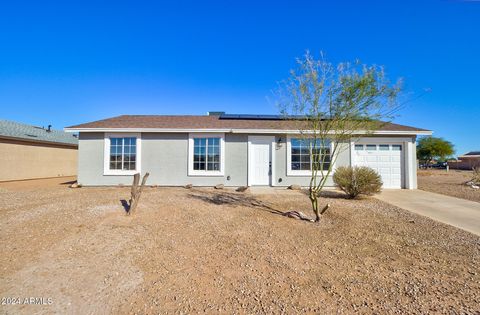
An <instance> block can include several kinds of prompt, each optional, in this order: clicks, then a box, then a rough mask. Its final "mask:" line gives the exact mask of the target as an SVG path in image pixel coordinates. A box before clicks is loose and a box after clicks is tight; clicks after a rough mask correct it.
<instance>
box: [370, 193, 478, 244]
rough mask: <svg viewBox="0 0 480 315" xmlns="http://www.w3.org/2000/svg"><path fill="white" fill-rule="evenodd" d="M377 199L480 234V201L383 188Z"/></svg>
mask: <svg viewBox="0 0 480 315" xmlns="http://www.w3.org/2000/svg"><path fill="white" fill-rule="evenodd" d="M377 198H378V199H380V200H382V201H385V202H388V203H389V204H392V205H394V206H397V207H400V208H403V209H405V210H409V211H412V212H415V213H418V214H420V215H424V216H427V217H429V218H432V219H434V220H437V221H440V222H443V223H447V224H450V225H453V226H456V227H458V228H460V229H463V230H465V231H469V232H471V233H474V234H477V235H480V203H479V202H475V201H469V200H465V199H459V198H455V197H450V196H445V195H440V194H436V193H432V192H428V191H423V190H419V189H417V190H407V189H391V190H384V191H383V192H382V193H381V194H379V195H378V196H377Z"/></svg>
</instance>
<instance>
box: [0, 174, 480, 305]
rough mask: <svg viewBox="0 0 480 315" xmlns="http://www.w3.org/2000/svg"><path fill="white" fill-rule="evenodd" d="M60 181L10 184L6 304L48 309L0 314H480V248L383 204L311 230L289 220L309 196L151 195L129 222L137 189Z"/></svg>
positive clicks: (3, 230) (4, 232)
mask: <svg viewBox="0 0 480 315" xmlns="http://www.w3.org/2000/svg"><path fill="white" fill-rule="evenodd" d="M61 182H65V181H64V180H58V182H57V184H52V183H50V184H48V185H45V186H44V187H42V188H38V187H37V188H35V187H32V185H29V187H27V188H25V189H21V187H19V186H16V187H13V188H12V186H11V185H7V184H0V245H1V246H2V249H3V250H2V255H1V257H0V267H1V268H0V296H1V297H3V298H11V299H10V300H9V301H10V302H9V303H11V302H12V298H13V301H20V302H21V303H24V298H25V297H34V298H37V302H38V301H41V300H40V298H44V300H43V301H44V305H25V304H23V305H1V306H0V311H1V313H4V314H34V313H37V314H51V313H60V314H73V313H76V314H94V313H95V314H108V313H110V314H154V313H155V314H167V313H178V314H182V313H184V314H185V313H213V314H232V313H249V314H252V313H259V314H262V313H284V314H295V313H334V312H335V313H346V314H351V313H353V312H356V313H377V314H393V313H450V314H459V313H470V314H473V313H478V312H479V311H480V271H479V270H480V238H479V237H477V236H474V235H473V234H469V233H468V232H464V231H462V230H459V229H456V228H454V227H451V226H447V225H444V224H441V223H437V222H434V221H432V220H430V219H428V218H426V217H421V216H417V215H415V214H412V213H409V212H406V211H404V210H401V209H398V208H395V207H393V206H389V205H387V204H384V203H382V202H380V201H378V200H375V199H364V200H356V201H351V200H346V199H343V198H341V195H340V194H339V193H336V192H329V193H328V194H327V196H328V198H327V197H326V198H325V199H324V200H323V201H324V202H327V201H328V202H329V203H331V205H332V207H331V209H330V210H329V211H328V212H327V213H326V215H325V216H324V218H323V221H322V222H321V223H320V224H312V223H309V222H305V221H297V220H294V219H290V218H286V217H284V216H281V215H279V212H282V211H287V210H302V211H304V212H305V213H308V214H309V212H308V209H309V208H308V207H309V202H308V199H307V198H306V196H305V195H303V194H302V193H301V192H289V193H285V194H281V193H276V194H260V195H257V194H251V193H245V194H242V193H235V192H233V191H231V190H224V191H215V190H213V189H209V188H203V189H191V190H187V189H183V188H148V189H147V190H145V192H144V195H143V196H142V199H141V200H140V204H139V207H138V209H137V213H136V215H135V216H130V217H128V216H125V210H124V207H123V206H122V202H121V200H124V199H126V198H128V195H129V189H128V188H126V187H124V188H80V189H69V188H68V186H67V185H66V184H63V185H61V184H60V183H61ZM17 298H18V300H17ZM49 299H50V300H49ZM22 301H23V302H22ZM33 301H35V300H33ZM3 302H4V300H2V303H3ZM7 302H8V301H7ZM9 303H7V304H9ZM49 303H50V304H49Z"/></svg>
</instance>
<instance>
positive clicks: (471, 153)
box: [458, 151, 480, 158]
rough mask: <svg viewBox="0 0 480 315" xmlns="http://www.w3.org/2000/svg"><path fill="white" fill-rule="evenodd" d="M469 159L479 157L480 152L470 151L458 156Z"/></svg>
mask: <svg viewBox="0 0 480 315" xmlns="http://www.w3.org/2000/svg"><path fill="white" fill-rule="evenodd" d="M469 157H480V151H470V152H468V153H465V154H464V155H461V156H459V157H458V158H469Z"/></svg>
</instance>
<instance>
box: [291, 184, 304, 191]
mask: <svg viewBox="0 0 480 315" xmlns="http://www.w3.org/2000/svg"><path fill="white" fill-rule="evenodd" d="M288 189H291V190H301V189H302V186H300V185H290V186H288Z"/></svg>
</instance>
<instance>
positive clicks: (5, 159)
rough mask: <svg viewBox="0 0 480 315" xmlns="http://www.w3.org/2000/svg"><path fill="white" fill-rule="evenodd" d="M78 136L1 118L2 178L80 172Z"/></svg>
mask: <svg viewBox="0 0 480 315" xmlns="http://www.w3.org/2000/svg"><path fill="white" fill-rule="evenodd" d="M77 148H78V139H77V137H76V135H72V134H71V133H66V132H64V131H60V130H53V129H51V126H49V127H48V128H43V127H35V126H30V125H25V124H20V123H17V122H13V121H8V120H0V181H11V180H24V179H35V178H48V177H57V176H70V175H76V174H77V153H78V151H77Z"/></svg>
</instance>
